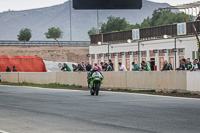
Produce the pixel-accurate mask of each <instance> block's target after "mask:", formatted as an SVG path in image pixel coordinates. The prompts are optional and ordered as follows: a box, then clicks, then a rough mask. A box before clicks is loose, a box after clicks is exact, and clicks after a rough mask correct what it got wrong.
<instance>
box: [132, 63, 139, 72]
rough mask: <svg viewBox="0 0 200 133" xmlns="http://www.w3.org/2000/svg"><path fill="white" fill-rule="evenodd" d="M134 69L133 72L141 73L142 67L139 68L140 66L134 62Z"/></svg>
mask: <svg viewBox="0 0 200 133" xmlns="http://www.w3.org/2000/svg"><path fill="white" fill-rule="evenodd" d="M132 65H133V68H132V71H140V67H139V66H138V64H135V62H132Z"/></svg>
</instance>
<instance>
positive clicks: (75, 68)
mask: <svg viewBox="0 0 200 133" xmlns="http://www.w3.org/2000/svg"><path fill="white" fill-rule="evenodd" d="M72 67H73V72H77V69H78V68H77V66H76V65H74V64H72Z"/></svg>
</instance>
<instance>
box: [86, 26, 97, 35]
mask: <svg viewBox="0 0 200 133" xmlns="http://www.w3.org/2000/svg"><path fill="white" fill-rule="evenodd" d="M98 33H99V30H98V29H97V28H95V27H92V29H91V30H89V31H88V35H89V37H90V36H91V35H95V34H98Z"/></svg>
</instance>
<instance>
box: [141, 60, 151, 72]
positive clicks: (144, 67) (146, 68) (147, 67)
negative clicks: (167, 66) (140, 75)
mask: <svg viewBox="0 0 200 133" xmlns="http://www.w3.org/2000/svg"><path fill="white" fill-rule="evenodd" d="M141 66H142V69H140V71H151V65H150V64H149V63H148V62H147V63H146V62H145V61H142V63H141Z"/></svg>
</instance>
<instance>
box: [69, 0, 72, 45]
mask: <svg viewBox="0 0 200 133" xmlns="http://www.w3.org/2000/svg"><path fill="white" fill-rule="evenodd" d="M71 2H72V1H71V0H69V17H70V18H69V20H70V44H71V43H72V3H71Z"/></svg>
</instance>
